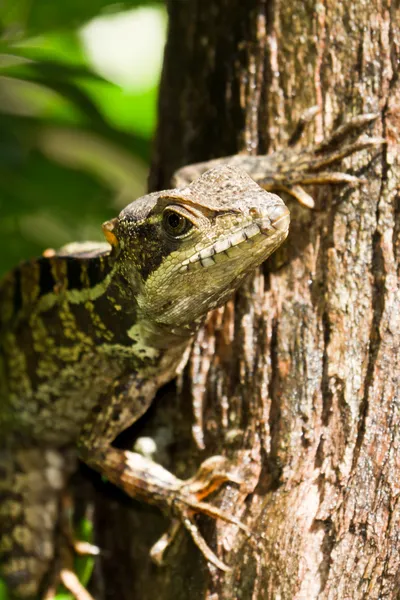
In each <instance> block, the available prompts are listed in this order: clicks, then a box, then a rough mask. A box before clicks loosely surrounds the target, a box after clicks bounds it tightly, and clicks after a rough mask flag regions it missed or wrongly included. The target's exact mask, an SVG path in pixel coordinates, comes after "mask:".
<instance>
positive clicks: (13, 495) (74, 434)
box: [0, 115, 384, 600]
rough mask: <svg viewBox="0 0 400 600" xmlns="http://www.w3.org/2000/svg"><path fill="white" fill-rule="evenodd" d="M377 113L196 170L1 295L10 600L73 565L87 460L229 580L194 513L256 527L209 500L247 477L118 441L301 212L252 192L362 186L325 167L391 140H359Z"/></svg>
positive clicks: (15, 279)
mask: <svg viewBox="0 0 400 600" xmlns="http://www.w3.org/2000/svg"><path fill="white" fill-rule="evenodd" d="M376 117H377V115H360V116H359V117H355V118H354V119H352V120H351V121H349V122H348V123H345V124H344V125H342V126H341V127H340V128H339V129H338V130H337V131H336V132H334V133H333V134H332V135H331V137H330V138H328V139H327V140H324V141H323V142H322V143H321V144H319V145H318V146H315V147H313V148H309V149H306V150H305V151H297V150H295V149H293V148H292V149H289V150H288V151H286V152H281V153H275V154H272V155H270V156H263V157H249V156H236V157H230V158H227V159H216V160H214V161H210V162H209V163H199V164H198V165H191V166H189V167H185V168H183V169H181V170H180V171H178V172H177V173H176V176H175V182H176V185H177V188H176V189H173V190H167V191H164V192H156V193H152V194H148V195H147V196H144V197H143V198H140V199H138V200H137V201H135V202H133V203H132V204H130V205H129V206H128V207H127V208H126V209H124V210H123V211H122V213H121V214H120V215H119V217H118V218H116V219H113V220H112V221H110V222H108V223H106V224H104V226H103V229H104V233H105V236H106V239H107V242H109V243H108V244H91V243H85V244H71V245H69V246H67V247H65V248H62V249H61V250H60V251H58V252H52V251H47V252H46V253H45V255H44V256H43V257H41V258H39V259H36V260H32V261H28V262H26V263H23V264H22V265H20V266H19V267H17V268H16V269H15V270H14V271H12V272H11V273H10V274H9V275H7V276H6V277H5V278H4V280H3V281H2V282H1V283H0V572H1V573H2V576H3V577H4V578H5V579H6V581H7V582H8V585H9V588H10V590H11V594H12V598H15V599H18V600H34V599H37V598H42V597H43V594H45V590H46V586H47V584H48V583H49V582H50V583H51V581H52V575H53V573H54V572H56V571H57V569H58V568H60V565H59V564H58V563H57V558H58V556H57V550H58V545H57V535H58V529H59V525H60V517H61V513H60V504H61V500H62V494H63V491H64V490H65V487H66V485H67V482H68V477H69V475H70V473H71V472H72V471H73V470H74V467H75V464H76V460H77V459H78V458H80V459H81V460H84V461H85V462H86V463H87V464H88V465H89V466H91V467H93V468H94V469H97V470H98V471H99V472H101V473H102V474H104V475H105V476H106V477H107V478H108V479H109V480H110V481H112V482H113V483H115V484H116V485H118V486H120V487H121V488H122V489H124V490H125V491H126V492H127V493H128V494H129V495H131V496H132V497H137V498H139V499H142V500H143V501H146V502H149V503H153V504H155V505H157V506H158V507H160V508H161V509H164V510H166V511H167V512H168V513H169V514H170V515H171V516H172V517H173V520H174V523H175V524H176V523H177V522H181V523H182V524H183V526H185V527H186V528H187V529H188V530H189V532H190V534H191V536H192V538H193V540H194V542H195V543H196V544H197V545H198V547H199V548H200V550H201V551H202V553H203V554H204V556H205V557H206V559H207V560H209V561H210V562H212V563H213V564H214V565H216V566H217V567H218V568H220V569H226V566H225V565H224V564H223V563H222V562H221V561H220V560H219V558H218V557H217V556H216V555H215V554H214V553H213V552H212V550H211V549H210V548H209V547H208V546H207V544H206V542H205V541H204V539H203V538H202V537H201V534H200V533H199V531H198V529H197V526H196V524H195V522H194V521H193V513H194V512H196V511H197V512H204V513H206V514H208V515H210V516H214V517H215V518H222V519H225V520H228V521H230V522H234V523H236V524H237V525H238V526H239V527H240V528H241V529H244V530H246V528H245V527H244V526H243V524H241V523H240V522H238V521H237V520H236V519H235V517H232V516H227V515H225V514H223V513H221V512H220V511H218V509H216V508H215V507H213V506H212V505H210V504H209V503H206V502H204V498H206V497H207V495H208V494H209V493H210V492H211V491H213V490H215V489H216V488H217V487H218V486H219V485H221V483H222V482H223V481H226V480H231V481H237V482H240V478H238V477H237V476H236V475H235V473H234V472H233V471H232V470H230V469H229V466H227V465H224V463H223V461H222V462H221V460H220V459H221V457H213V458H211V459H209V461H206V462H205V463H203V465H202V466H201V467H200V469H199V472H198V474H197V476H195V477H194V478H192V480H188V482H184V481H181V480H179V479H177V478H176V477H174V476H173V475H172V474H171V473H169V472H168V471H165V469H162V468H161V467H160V466H159V465H157V464H155V463H153V462H152V461H150V460H148V459H145V458H144V457H142V456H140V455H138V454H136V453H133V452H128V451H123V450H117V449H115V448H113V447H112V442H113V440H114V439H115V437H116V436H117V435H118V434H119V433H120V432H121V431H123V430H124V429H126V427H128V426H129V425H130V424H132V423H133V422H135V421H136V420H137V419H138V418H139V417H140V415H142V414H143V413H144V412H145V411H146V410H147V408H148V406H149V405H150V403H151V401H152V399H153V397H154V395H155V393H156V391H157V389H158V388H159V387H160V386H162V385H163V384H165V383H166V382H168V381H170V380H171V379H173V378H174V377H175V376H176V374H177V373H178V372H179V370H180V369H181V368H182V365H183V363H184V360H185V357H186V356H187V354H188V350H189V349H190V345H191V342H192V340H193V337H194V335H195V333H196V331H197V330H198V329H199V327H200V326H201V324H202V323H203V321H204V319H205V316H206V315H207V312H208V311H209V310H211V309H212V308H215V307H217V306H221V305H222V304H223V303H224V302H225V301H226V300H227V299H228V298H229V296H230V295H231V294H232V293H233V292H234V291H235V290H236V289H237V288H238V287H239V286H240V284H241V282H242V281H243V279H244V277H246V276H247V274H248V273H250V272H251V271H253V270H254V269H255V268H256V267H257V266H258V265H259V264H260V263H262V262H263V261H264V260H266V258H267V257H268V256H269V255H270V254H271V253H272V252H273V251H274V250H275V249H276V248H278V247H279V245H280V244H281V243H282V242H283V241H284V239H285V238H286V236H287V233H288V226H289V213H288V210H287V209H286V207H285V205H284V204H283V202H282V201H281V200H280V198H278V197H277V196H275V195H273V194H270V193H268V192H266V191H264V190H263V189H261V187H260V186H259V185H257V184H256V183H255V182H254V181H253V180H255V181H257V182H258V183H259V184H260V185H261V186H263V187H264V189H267V190H269V191H276V190H285V191H286V192H287V193H289V194H291V195H292V196H293V197H295V198H296V199H297V200H299V201H300V202H302V203H303V204H305V205H307V206H312V199H311V198H310V196H309V195H308V194H307V193H306V191H305V190H304V189H303V186H306V185H308V184H334V183H355V181H356V178H355V177H354V176H352V175H348V174H346V173H342V172H340V171H336V172H331V171H327V168H328V167H330V166H332V165H334V164H337V163H339V162H340V161H341V160H342V159H343V158H345V157H346V156H349V155H351V154H352V153H353V152H356V151H359V150H363V149H365V148H374V147H377V146H380V145H381V144H382V143H384V141H383V140H382V139H381V138H363V140H362V141H357V137H358V136H359V134H360V133H361V132H362V131H363V130H364V129H365V128H366V127H367V126H368V125H369V124H370V123H372V122H373V121H374V120H375V119H376ZM292 137H293V141H295V138H296V141H297V137H298V136H297V137H296V135H294V136H292ZM348 139H350V143H347V142H348ZM354 140H356V141H354ZM232 164H233V165H234V166H229V165H232ZM209 167H213V168H212V169H211V170H208V169H209ZM242 169H244V171H243V170H242ZM245 171H246V172H247V173H249V174H250V175H251V177H252V179H251V178H250V177H249V176H248V175H247V173H246V172H245ZM192 180H194V181H193V183H191V184H190V185H189V182H190V181H192ZM206 463H207V464H206Z"/></svg>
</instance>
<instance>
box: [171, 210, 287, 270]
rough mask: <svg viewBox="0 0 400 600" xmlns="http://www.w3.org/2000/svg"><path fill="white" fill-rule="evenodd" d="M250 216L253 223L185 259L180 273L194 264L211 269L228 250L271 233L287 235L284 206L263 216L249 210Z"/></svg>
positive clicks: (256, 211)
mask: <svg viewBox="0 0 400 600" xmlns="http://www.w3.org/2000/svg"><path fill="white" fill-rule="evenodd" d="M250 214H251V215H252V217H253V218H254V221H253V222H251V223H250V224H248V225H245V226H243V227H241V228H240V229H236V230H234V231H233V232H231V233H229V234H228V235H226V236H224V237H222V238H220V239H218V240H217V241H215V242H214V243H213V244H211V245H209V246H207V247H206V248H203V249H202V250H200V251H199V252H196V253H195V254H193V255H192V256H191V257H189V258H187V259H185V260H184V261H183V262H182V264H181V267H180V271H181V272H186V271H188V270H189V269H190V267H192V266H194V265H196V263H199V264H200V265H201V266H202V267H211V266H212V265H214V264H215V257H216V256H217V255H220V254H226V255H227V254H228V250H229V249H231V248H234V247H237V246H244V245H246V246H247V243H248V242H250V243H251V242H255V241H256V239H257V238H260V237H261V236H270V235H271V233H272V234H273V233H275V232H282V234H283V235H284V234H285V233H286V234H287V232H288V229H289V222H290V212H289V209H288V208H287V207H286V206H285V205H283V204H282V205H281V204H277V205H276V206H275V207H274V208H273V209H272V211H271V210H270V211H269V213H268V215H263V214H262V213H260V212H259V211H258V210H257V209H251V210H250ZM285 237H286V236H285ZM228 256H229V254H228Z"/></svg>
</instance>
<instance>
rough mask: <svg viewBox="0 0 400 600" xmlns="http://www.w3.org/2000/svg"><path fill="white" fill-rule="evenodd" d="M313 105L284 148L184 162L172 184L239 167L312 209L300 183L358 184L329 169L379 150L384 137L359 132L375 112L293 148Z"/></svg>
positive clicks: (270, 188)
mask: <svg viewBox="0 0 400 600" xmlns="http://www.w3.org/2000/svg"><path fill="white" fill-rule="evenodd" d="M317 113H318V110H317V109H316V107H312V108H311V109H308V111H306V112H305V113H304V114H303V115H302V117H301V118H300V120H299V123H298V125H297V127H296V128H295V131H294V133H293V135H292V136H291V138H290V140H289V144H288V146H289V147H288V148H286V149H284V150H279V151H277V152H274V153H272V154H269V155H265V156H263V155H260V156H249V155H244V154H237V155H235V156H228V157H225V158H217V159H213V160H210V161H207V162H202V163H196V164H192V165H188V166H186V167H183V168H181V169H179V170H178V171H176V173H175V174H174V177H173V182H174V185H177V186H185V185H187V184H188V183H190V182H191V181H193V179H195V178H196V177H198V176H200V175H201V174H202V173H204V172H205V171H207V170H208V169H211V168H214V167H217V166H220V165H230V166H232V167H237V168H240V169H243V170H244V171H245V172H246V173H247V174H248V175H250V177H251V178H252V179H254V181H256V182H257V183H258V184H259V185H260V186H261V187H262V188H264V189H265V190H266V191H268V192H278V193H279V192H286V193H288V194H289V195H291V196H293V197H294V198H295V199H296V200H297V201H298V202H300V204H302V205H303V206H306V207H307V208H314V207H315V203H314V200H313V198H312V197H311V196H310V194H308V192H306V190H305V189H304V187H303V186H307V185H315V184H316V185H322V184H352V185H355V184H359V183H361V181H362V180H361V179H360V178H359V177H356V176H355V175H350V174H348V173H344V172H343V171H341V170H336V171H335V170H332V171H331V170H329V169H330V168H331V167H332V166H335V165H337V164H339V163H340V162H341V161H342V160H343V159H344V158H346V157H347V156H350V155H352V154H354V153H355V152H359V151H361V150H365V149H367V150H373V149H374V148H376V149H380V148H381V147H382V145H383V144H385V143H386V140H385V139H384V138H381V137H368V136H365V135H361V134H363V132H364V131H365V130H366V129H367V127H368V126H369V125H370V124H371V123H373V121H375V120H376V119H377V118H378V117H379V115H378V114H376V113H367V114H363V115H358V116H356V117H353V118H351V119H349V120H348V121H347V122H346V123H343V124H342V125H340V126H339V127H338V128H337V129H335V130H334V131H333V133H332V134H331V135H330V136H328V137H327V138H326V139H324V140H323V141H322V142H320V143H319V144H315V145H314V146H310V147H308V148H297V147H296V148H295V147H294V146H295V145H296V144H297V142H298V141H299V139H300V138H301V135H302V133H303V131H304V129H305V126H306V125H307V124H308V123H310V121H311V120H312V119H313V118H314V117H315V116H316V114H317Z"/></svg>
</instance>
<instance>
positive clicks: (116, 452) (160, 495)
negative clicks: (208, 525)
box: [79, 375, 249, 570]
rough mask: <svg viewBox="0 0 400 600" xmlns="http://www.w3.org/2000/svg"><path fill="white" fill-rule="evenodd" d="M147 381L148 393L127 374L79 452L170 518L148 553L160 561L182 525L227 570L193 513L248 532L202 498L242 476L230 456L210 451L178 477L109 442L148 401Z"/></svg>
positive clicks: (89, 428)
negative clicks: (193, 470)
mask: <svg viewBox="0 0 400 600" xmlns="http://www.w3.org/2000/svg"><path fill="white" fill-rule="evenodd" d="M145 386H146V393H147V396H145V394H144V388H143V386H141V384H140V379H139V378H137V377H135V376H133V375H132V376H130V377H129V378H128V379H127V380H125V382H124V383H123V385H122V388H123V389H124V394H123V395H120V396H119V397H118V396H114V397H112V398H110V399H109V401H108V406H106V407H105V409H104V411H102V413H101V415H98V417H97V418H96V419H95V420H94V421H93V422H92V423H91V424H90V425H87V426H86V427H85V428H84V431H83V433H82V436H81V438H80V442H79V456H80V458H81V459H82V460H83V461H84V462H85V463H86V464H88V465H89V466H90V467H92V468H93V469H95V470H97V471H99V472H100V473H101V474H102V475H104V476H105V477H107V479H108V480H109V481H111V482H112V483H114V484H115V485H117V486H118V487H120V488H121V489H123V490H124V491H125V492H126V493H127V494H128V495H129V496H131V497H132V498H136V499H138V500H141V501H143V502H147V503H148V504H152V505H155V506H157V507H158V508H160V509H161V510H162V511H164V512H165V513H166V514H167V515H168V516H170V517H171V518H172V528H171V532H172V534H171V533H170V534H167V535H166V536H163V538H161V540H160V541H159V542H158V543H157V544H156V545H155V546H154V551H153V553H152V555H153V558H154V559H155V560H156V561H158V562H161V560H162V558H161V557H162V554H163V551H164V550H165V548H166V547H167V545H168V543H169V542H170V541H171V539H172V537H173V534H174V533H176V530H177V528H178V527H179V526H183V527H185V528H186V529H187V530H188V531H189V533H190V535H191V536H192V539H193V541H194V542H195V544H196V545H197V546H198V547H199V549H200V550H201V552H202V553H203V555H204V556H205V558H206V559H207V560H209V561H210V562H211V563H213V564H214V565H216V566H217V567H218V568H220V569H222V570H227V569H228V567H227V566H226V565H225V564H224V563H223V562H222V561H221V560H220V559H219V558H218V557H217V556H216V555H215V554H214V552H213V551H212V550H211V549H210V548H209V546H208V545H207V543H206V542H205V540H204V538H203V537H202V535H201V533H200V531H199V529H198V527H197V525H196V523H195V520H194V515H195V514H196V513H203V514H207V515H209V516H211V517H213V518H215V519H222V520H224V521H227V522H229V523H233V524H235V525H237V526H238V527H239V528H240V529H242V530H243V531H245V532H246V533H247V534H249V530H248V529H247V528H246V527H245V526H244V525H243V524H242V523H241V522H240V521H239V520H238V519H236V518H235V517H234V516H231V515H228V514H226V513H224V512H223V511H220V510H219V509H218V508H216V507H214V506H212V505H211V504H208V503H206V502H204V501H203V500H204V499H205V498H207V496H209V495H210V494H211V493H212V492H214V491H215V490H216V489H218V488H219V487H220V486H221V485H222V484H223V483H224V482H226V481H230V482H234V483H238V484H240V483H241V482H242V481H241V478H240V475H239V473H238V472H236V471H235V469H234V468H232V467H231V466H230V465H229V463H228V461H227V460H226V459H225V458H224V457H222V456H214V457H211V458H209V459H207V460H206V461H204V462H203V464H202V465H201V466H200V468H199V470H198V472H197V474H196V475H195V476H194V477H193V478H191V479H188V480H181V479H179V478H177V477H175V476H174V475H173V474H172V473H170V472H169V471H167V470H166V469H164V468H163V467H162V466H161V465H159V464H157V463H155V462H153V461H152V460H150V459H148V458H145V457H144V456H142V455H140V454H138V453H136V452H130V451H128V450H120V449H117V448H114V447H113V446H112V445H111V443H112V441H113V439H115V437H116V435H117V434H118V433H119V432H120V431H122V430H123V429H125V428H126V427H127V426H128V425H130V424H131V423H132V422H134V421H135V420H136V419H137V418H138V417H139V416H140V415H141V414H142V413H143V412H145V410H146V408H147V406H148V405H149V404H150V402H151V400H152V397H153V395H154V393H155V387H154V389H153V390H152V384H151V383H149V382H148V381H147V383H146V384H145ZM138 390H140V391H138ZM138 398H140V400H138ZM128 407H129V408H128ZM104 414H108V415H111V414H113V415H114V420H113V421H109V420H107V419H105V418H104ZM118 417H119V418H118ZM116 422H118V426H116Z"/></svg>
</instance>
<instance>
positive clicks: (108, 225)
mask: <svg viewBox="0 0 400 600" xmlns="http://www.w3.org/2000/svg"><path fill="white" fill-rule="evenodd" d="M117 220H118V219H117V218H114V219H111V220H110V221H106V222H105V223H103V225H102V227H103V233H104V237H105V238H106V240H107V242H108V243H109V244H110V246H111V247H112V248H113V250H117V249H118V246H119V242H118V238H117V236H116V235H115V233H114V229H115V225H116V224H117Z"/></svg>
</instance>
